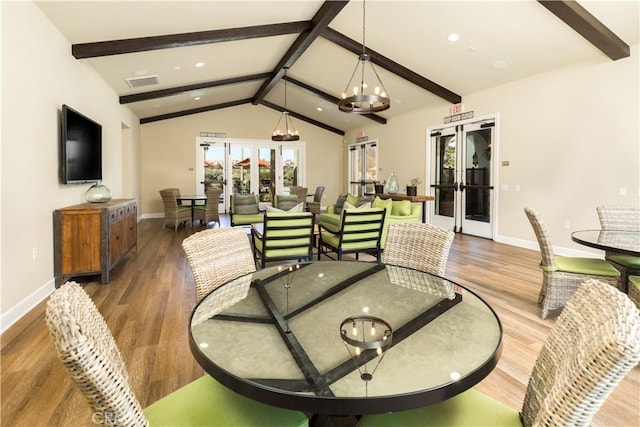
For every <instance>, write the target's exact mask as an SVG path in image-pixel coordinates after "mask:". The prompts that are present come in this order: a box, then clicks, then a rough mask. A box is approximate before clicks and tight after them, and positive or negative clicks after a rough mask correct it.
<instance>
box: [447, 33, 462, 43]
mask: <svg viewBox="0 0 640 427" xmlns="http://www.w3.org/2000/svg"><path fill="white" fill-rule="evenodd" d="M447 40H449V41H450V42H457V41H458V40H460V36H459V35H458V33H451V34H449V35H448V36H447Z"/></svg>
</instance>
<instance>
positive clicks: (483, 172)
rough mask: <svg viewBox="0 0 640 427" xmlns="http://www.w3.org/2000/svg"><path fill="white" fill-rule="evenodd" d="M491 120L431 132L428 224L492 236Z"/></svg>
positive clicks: (492, 144)
mask: <svg viewBox="0 0 640 427" xmlns="http://www.w3.org/2000/svg"><path fill="white" fill-rule="evenodd" d="M494 123H495V119H486V120H481V121H478V122H474V123H466V124H460V125H457V126H454V127H448V128H442V129H437V130H434V131H433V132H431V159H432V161H431V162H432V165H433V166H432V167H431V170H432V175H431V195H432V196H433V197H434V198H435V200H434V202H433V204H432V223H433V224H435V225H438V226H440V227H444V228H446V229H448V230H453V231H455V232H461V233H465V234H471V235H474V236H480V237H486V238H492V237H493V221H492V212H493V205H494V202H493V199H494V193H493V181H494V174H493V168H494V166H493V163H494V162H493V160H492V157H493V156H492V150H494V147H495V140H494V139H495V132H494Z"/></svg>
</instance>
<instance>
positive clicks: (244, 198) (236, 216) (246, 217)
mask: <svg viewBox="0 0 640 427" xmlns="http://www.w3.org/2000/svg"><path fill="white" fill-rule="evenodd" d="M262 215H263V214H262V212H260V205H259V204H258V196H257V195H256V194H253V193H251V194H244V195H243V194H232V195H231V206H230V208H229V220H230V221H231V226H232V227H235V226H237V225H251V224H255V223H258V222H262Z"/></svg>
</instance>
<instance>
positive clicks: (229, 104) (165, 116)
mask: <svg viewBox="0 0 640 427" xmlns="http://www.w3.org/2000/svg"><path fill="white" fill-rule="evenodd" d="M250 103H251V98H246V99H239V100H237V101H230V102H223V103H222V104H215V105H209V106H206V107H200V108H192V109H190V110H183V111H177V112H175V113H169V114H160V115H158V116H151V117H145V118H144V119H140V124H141V125H143V124H145V123H152V122H158V121H161V120H167V119H175V118H178V117H184V116H189V115H192V114H199V113H205V112H207V111H213V110H220V109H222V108H228V107H235V106H237V105H243V104H250Z"/></svg>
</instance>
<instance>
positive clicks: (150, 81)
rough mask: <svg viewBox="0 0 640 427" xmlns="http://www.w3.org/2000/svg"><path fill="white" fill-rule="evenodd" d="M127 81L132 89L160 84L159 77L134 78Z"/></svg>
mask: <svg viewBox="0 0 640 427" xmlns="http://www.w3.org/2000/svg"><path fill="white" fill-rule="evenodd" d="M125 80H126V81H127V84H128V85H129V86H130V87H143V86H152V85H157V84H160V80H158V76H144V77H132V78H130V79H125Z"/></svg>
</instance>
